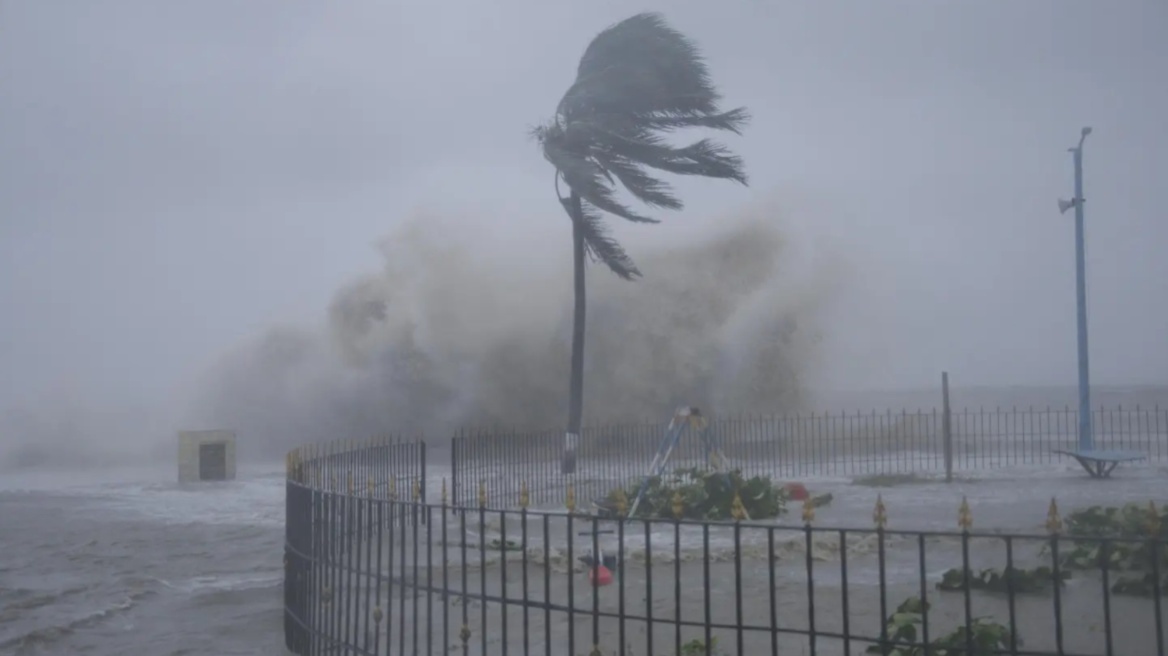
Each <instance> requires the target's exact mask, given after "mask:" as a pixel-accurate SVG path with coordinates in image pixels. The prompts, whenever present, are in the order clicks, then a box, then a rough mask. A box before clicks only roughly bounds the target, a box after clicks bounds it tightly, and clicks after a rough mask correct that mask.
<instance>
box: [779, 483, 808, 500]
mask: <svg viewBox="0 0 1168 656" xmlns="http://www.w3.org/2000/svg"><path fill="white" fill-rule="evenodd" d="M784 487H786V488H787V495H788V496H790V497H791V499H793V500H795V501H806V500H807V497H808V496H810V495H808V494H807V487H806V486H804V485H803V484H802V483H787V484H786V485H785V486H784Z"/></svg>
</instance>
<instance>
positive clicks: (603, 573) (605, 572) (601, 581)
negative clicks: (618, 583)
mask: <svg viewBox="0 0 1168 656" xmlns="http://www.w3.org/2000/svg"><path fill="white" fill-rule="evenodd" d="M588 580H589V581H591V582H592V585H594V586H596V587H598V588H599V587H600V586H602V585H608V584H609V583H612V572H611V571H609V569H608V568H607V567H605V566H604V565H597V566H596V567H594V568H592V569H591V570H589V571H588Z"/></svg>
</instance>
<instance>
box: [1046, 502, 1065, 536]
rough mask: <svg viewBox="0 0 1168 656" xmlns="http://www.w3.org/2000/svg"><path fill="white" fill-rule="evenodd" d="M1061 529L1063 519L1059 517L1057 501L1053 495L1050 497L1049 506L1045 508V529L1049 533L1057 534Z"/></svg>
mask: <svg viewBox="0 0 1168 656" xmlns="http://www.w3.org/2000/svg"><path fill="white" fill-rule="evenodd" d="M1061 530H1063V519H1062V517H1059V509H1058V503H1057V502H1056V501H1055V500H1054V497H1051V498H1050V507H1049V508H1047V510H1046V531H1047V532H1048V533H1050V534H1051V535H1058V533H1059V531H1061Z"/></svg>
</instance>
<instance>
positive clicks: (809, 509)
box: [803, 497, 815, 526]
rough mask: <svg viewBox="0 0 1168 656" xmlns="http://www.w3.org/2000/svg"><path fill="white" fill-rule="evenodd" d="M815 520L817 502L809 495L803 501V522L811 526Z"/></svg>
mask: <svg viewBox="0 0 1168 656" xmlns="http://www.w3.org/2000/svg"><path fill="white" fill-rule="evenodd" d="M813 521H815V504H814V503H812V502H811V497H808V498H807V499H805V500H804V501H803V523H804V524H806V525H808V526H810V525H811V522H813Z"/></svg>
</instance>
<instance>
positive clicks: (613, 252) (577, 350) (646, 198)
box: [535, 13, 749, 473]
mask: <svg viewBox="0 0 1168 656" xmlns="http://www.w3.org/2000/svg"><path fill="white" fill-rule="evenodd" d="M720 99H721V97H720V95H719V94H718V92H717V91H716V90H715V89H714V85H713V82H712V81H711V80H710V75H709V71H708V70H707V68H706V65H705V62H704V61H703V59H702V56H701V53H700V52H699V51H698V48H697V46H696V45H695V44H694V43H693V42H692V41H690V40H689V39H688V38H686V37H685V36H684V35H683V34H681V33H680V32H678V31H676V30H674V29H673V28H671V27H669V26H668V25H667V24H666V23H665V20H664V19H663V18H662V17H661V16H660V15H659V14H656V13H643V14H637V15H635V16H633V17H631V18H628V19H625V20H623V21H621V22H620V23H617V24H616V25H613V26H612V27H609V28H608V29H606V30H604V31H602V32H601V33H600V34H598V35H597V36H596V38H594V39H593V40H592V43H590V44H589V45H588V48H587V49H586V50H585V51H584V55H583V56H582V57H581V58H580V65H579V67H578V68H577V70H576V80H575V82H573V84H572V86H571V87H570V88H569V89H568V91H567V93H565V94H564V97H563V99H561V100H560V104H559V106H558V107H557V108H556V115H555V119H554V120H553V121H551V122H550V123H548V124H547V125H544V126H541V127H539V128H536V130H535V136H536V138H537V139H538V141H539V143H540V145H541V146H542V148H543V154H544V157H546V158H547V160H548V161H549V162H551V163H552V165H553V166H555V168H556V186H557V190H558V189H559V183H560V181H561V180H562V181H563V182H564V183H565V184H566V185H567V187H568V190H569V195H568V197H566V198H565V197H563V196H560V202H561V204H562V205H563V207H564V209H565V210H566V211H567V213H568V217H569V218H570V219H571V220H572V222H573V248H574V255H575V257H574V260H575V267H574V268H575V271H574V275H575V278H576V280H575V294H576V312H575V317H574V319H575V320H574V322H573V339H572V379H571V385H570V391H569V394H570V399H569V403H570V406H569V413H568V414H569V418H568V453H566V454H565V461H564V467H563V471H564V473H571V472H572V471H574V470H575V455H574V444H575V436H576V435H577V434H578V433H579V429H580V417H581V410H582V406H583V350H584V308H585V304H584V255H585V254H586V255H588V256H590V257H591V258H592V259H593V261H597V260H598V261H600V262H603V263H604V264H605V265H607V266H608V268H609V269H611V270H612V272H613V273H615V274H616V275H618V276H620V277H621V278H623V279H625V280H633V279H635V278H638V277H640V276H641V272H640V270H638V269H637V265H636V263H635V262H633V260H632V258H631V257H629V255H628V253H626V252H625V250H624V248H623V247H621V245H620V244H619V243H618V242H617V241H616V240H615V239H614V238H613V237H612V236H611V235H610V234H609V233H608V232H607V230H606V229H605V226H604V222H603V216H604V214H612V215H615V216H619V217H621V218H623V219H627V220H629V221H634V222H638V223H657V220H656V219H654V218H652V217H650V216H647V215H645V214H641V213H639V212H636V211H634V210H633V209H632V208H630V207H629V206H628V205H627V204H625V203H623V202H622V201H621V200H619V199H618V198H617V195H616V192H617V187H618V183H619V186H621V187H624V188H625V189H626V190H627V191H628V192H629V193H630V194H632V196H633V197H634V198H636V199H638V200H640V201H641V202H642V203H644V204H645V205H647V206H649V207H650V208H659V209H668V210H679V209H681V208H682V202H681V199H679V198H678V197H677V195H676V194H675V193H674V190H673V188H672V187H670V185H669V184H668V183H666V182H664V181H662V180H661V179H659V178H658V177H656V174H655V173H653V172H651V171H650V170H651V169H656V170H657V171H663V172H667V173H675V174H679V175H698V176H704V177H709V178H725V179H729V180H735V181H737V182H740V183H742V184H746V173H745V170H744V165H743V163H742V160H741V159H740V158H739V157H737V156H736V155H734V154H733V153H731V152H730V151H729V150H728V149H727V148H726V147H725V146H722V145H720V144H717V143H714V142H712V141H710V140H709V139H701V140H698V141H695V142H693V143H690V144H688V145H681V146H678V145H674V144H671V143H670V142H669V141H667V139H666V137H667V136H669V135H670V134H671V133H672V132H674V131H676V130H680V129H684V128H710V129H714V130H729V131H731V132H734V133H741V129H742V128H743V126H744V125H745V124H746V122H747V120H748V119H749V116H748V114H747V112H746V110H745V109H744V108H738V109H733V110H730V111H726V112H723V111H721V110H720V109H719V107H718V103H719V101H720Z"/></svg>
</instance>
